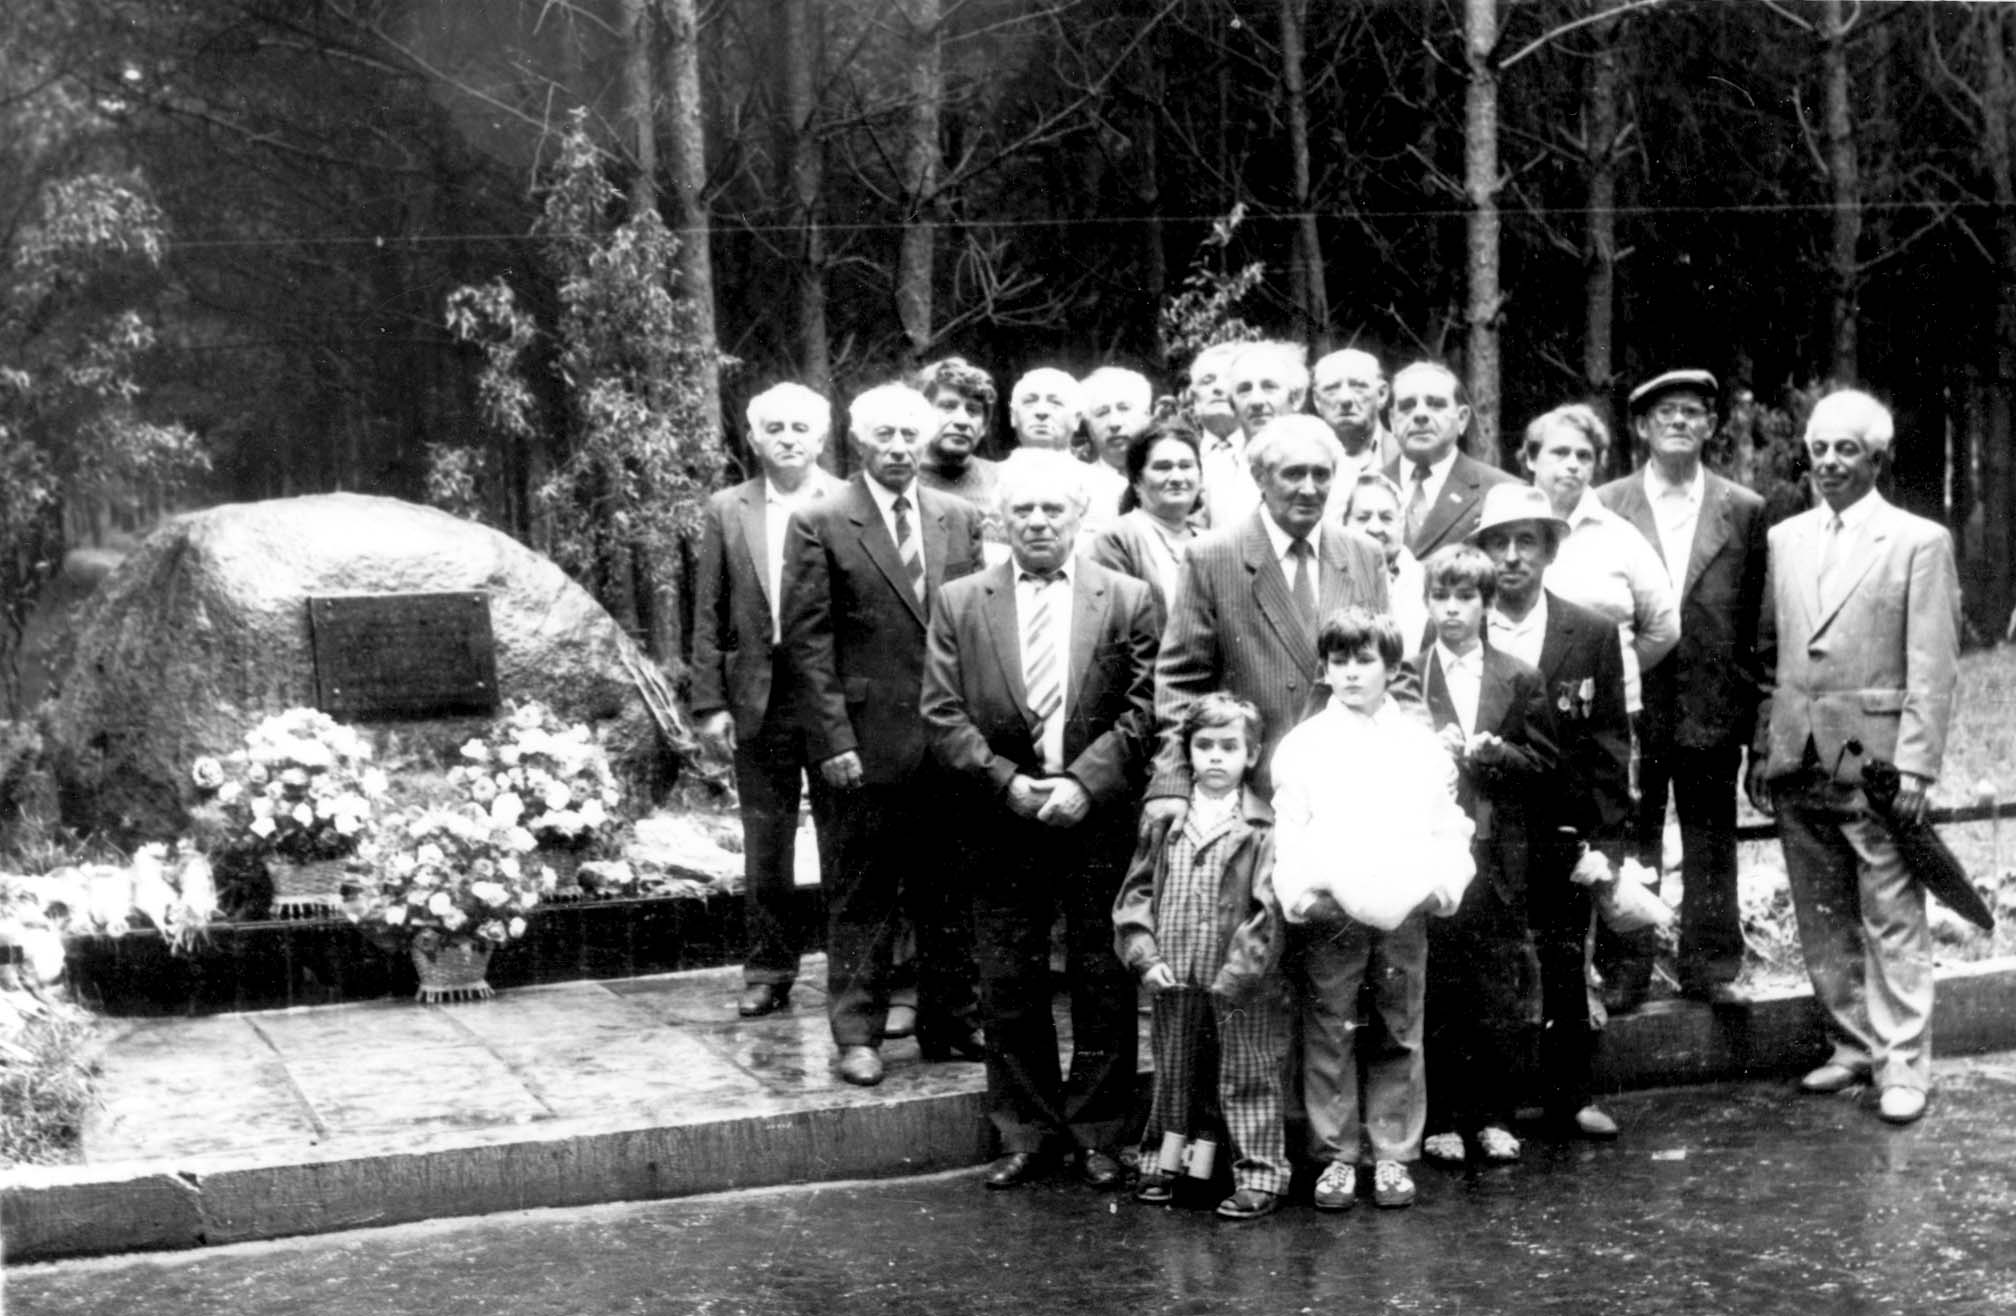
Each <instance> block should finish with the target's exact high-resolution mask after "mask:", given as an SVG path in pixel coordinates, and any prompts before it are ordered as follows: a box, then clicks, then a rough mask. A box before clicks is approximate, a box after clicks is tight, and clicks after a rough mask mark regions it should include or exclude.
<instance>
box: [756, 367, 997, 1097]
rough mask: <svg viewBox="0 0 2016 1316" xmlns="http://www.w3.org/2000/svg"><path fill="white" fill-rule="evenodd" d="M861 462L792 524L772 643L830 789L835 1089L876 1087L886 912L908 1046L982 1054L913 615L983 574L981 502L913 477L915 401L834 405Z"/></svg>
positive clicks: (883, 391)
mask: <svg viewBox="0 0 2016 1316" xmlns="http://www.w3.org/2000/svg"><path fill="white" fill-rule="evenodd" d="M849 418H850V420H851V422H852V430H853V439H854V446H855V449H856V450H857V452H858V453H859V454H860V457H861V471H860V473H859V474H857V475H856V476H855V477H854V478H853V479H852V480H850V481H849V482H848V483H847V484H846V486H845V487H843V488H842V489H840V490H839V491H838V492H837V493H834V494H833V495H831V496H829V497H827V498H823V499H821V500H819V501H818V502H816V503H813V504H811V505H810V506H807V507H804V508H800V509H799V511H798V512H797V514H796V515H794V516H793V517H792V519H791V526H790V531H789V538H790V547H789V549H788V550H787V553H786V558H785V572H784V578H785V585H784V609H783V618H782V623H783V634H784V645H785V648H786V649H787V650H788V651H789V654H790V661H791V669H792V676H793V679H794V682H795V684H796V689H797V693H798V707H799V717H800V723H801V726H802V728H803V731H804V735H805V741H806V745H807V754H808V756H809V758H810V759H811V761H812V762H813V763H815V764H817V765H818V771H819V774H820V776H821V777H822V778H824V780H825V784H826V785H827V786H828V787H829V788H831V789H832V790H833V792H834V794H835V799H834V805H833V826H832V828H831V831H832V840H831V843H830V845H829V846H828V856H829V858H830V859H831V864H830V866H829V869H828V875H827V881H826V910H827V932H826V960H827V973H826V995H827V1018H828V1022H829V1023H830V1025H831V1027H832V1030H833V1041H834V1044H835V1045H836V1046H837V1047H838V1048H839V1060H838V1065H837V1068H838V1071H839V1075H840V1077H841V1078H842V1079H843V1080H844V1081H846V1082H849V1083H856V1084H860V1085H863V1086H867V1085H871V1084H875V1083H879V1082H881V1081H882V1073H883V1067H882V1058H881V1055H880V1053H879V1050H878V1048H879V1047H880V1045H881V1043H882V1041H883V1038H884V1036H885V1035H886V1032H887V1027H886V1026H887V1022H888V1011H889V1005H890V999H889V997H890V992H891V989H892V986H893V983H892V980H891V973H890V965H891V958H892V954H893V952H894V949H895V944H894V943H895V934H896V930H897V928H898V926H899V915H903V914H907V915H908V917H909V919H910V921H911V924H912V926H913V927H914V929H915V932H916V938H917V959H916V966H917V1022H916V1035H917V1043H918V1049H919V1051H920V1053H921V1054H922V1055H923V1057H924V1058H925V1059H926V1060H952V1059H968V1060H978V1059H980V1058H981V1054H982V1050H981V1042H980V1039H979V1037H978V1036H977V1035H976V1033H975V1032H974V1027H973V1016H974V1001H973V973H974V970H973V963H972V941H971V928H970V921H969V918H968V911H967V908H966V905H965V903H964V895H965V890H966V888H965V886H964V884H962V883H959V882H948V881H946V880H944V874H943V872H942V870H941V869H940V867H939V864H938V862H937V857H936V856H935V855H934V853H933V851H932V848H931V847H929V846H926V845H923V844H920V843H919V840H918V838H920V837H925V836H931V835H935V834H937V832H938V830H939V828H940V827H941V826H942V825H943V819H944V816H945V815H944V808H945V804H944V791H945V788H946V786H947V784H948V783H947V782H946V781H945V779H944V774H943V773H942V772H941V771H939V770H938V769H937V767H936V765H935V764H933V763H932V762H931V761H930V758H929V753H928V746H927V744H926V736H925V730H924V722H923V719H922V718H921V717H919V716H918V712H917V698H918V692H919V690H920V689H921V687H922V685H923V681H924V637H925V626H926V622H927V621H928V619H929V617H930V614H931V607H932V605H933V604H934V603H935V602H936V600H937V598H938V594H939V591H940V590H941V589H942V588H943V586H944V584H945V582H946V581H949V580H956V579H958V578H959V577H961V576H965V575H969V574H971V573H972V572H974V571H977V570H979V569H980V566H981V548H980V513H979V512H978V511H976V510H975V509H974V508H973V507H972V506H971V505H970V504H968V503H966V502H964V501H962V500H960V499H958V498H955V497H953V496H952V495H950V494H943V493H939V492H937V491H936V490H932V489H925V488H921V487H919V485H918V481H917V471H918V464H919V462H920V460H921V458H922V455H923V453H924V450H925V447H926V445H927V444H928V443H929V441H930V438H931V436H932V434H933V433H934V432H935V431H936V429H937V417H936V415H935V413H934V412H933V410H932V407H931V404H930V403H929V402H927V401H925V399H924V395H923V394H921V393H919V392H917V391H916V390H915V389H912V388H909V387H907V386H905V385H902V384H883V385H881V386H879V387H876V388H871V389H869V390H868V391H867V392H865V393H863V394H861V396H859V397H857V398H855V399H854V404H853V406H852V407H851V408H849Z"/></svg>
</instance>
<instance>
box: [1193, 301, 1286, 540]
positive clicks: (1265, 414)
mask: <svg viewBox="0 0 2016 1316" xmlns="http://www.w3.org/2000/svg"><path fill="white" fill-rule="evenodd" d="M1305 356H1306V353H1304V351H1303V350H1302V345H1301V344H1300V343H1286V342H1279V341H1276V340H1272V339H1263V340H1261V341H1259V342H1253V343H1240V344H1238V346H1237V349H1236V350H1235V351H1234V352H1233V353H1232V354H1231V356H1230V357H1229V358H1228V359H1227V361H1226V364H1225V387H1226V392H1227V394H1228V395H1229V397H1230V399H1231V405H1232V414H1233V415H1234V416H1235V417H1236V418H1237V419H1238V422H1239V428H1238V430H1237V431H1235V432H1231V433H1227V434H1223V435H1219V436H1218V437H1216V438H1214V439H1211V440H1209V441H1207V442H1206V443H1205V445H1204V451H1203V454H1202V457H1203V466H1204V506H1205V508H1206V509H1207V510H1208V511H1209V512H1210V514H1211V524H1212V525H1213V526H1228V525H1236V524H1238V523H1239V522H1241V521H1244V520H1245V519H1246V517H1247V516H1249V515H1250V514H1251V513H1252V511H1253V509H1254V508H1256V507H1258V506H1259V505H1260V487H1259V485H1257V484H1255V483H1254V480H1253V475H1252V471H1251V469H1250V468H1251V463H1250V461H1249V460H1248V457H1247V445H1249V444H1250V443H1252V441H1253V436H1254V435H1256V434H1258V433H1259V432H1260V430H1261V428H1262V427H1263V426H1264V425H1266V424H1267V422H1268V421H1270V420H1272V419H1274V418H1275V417H1276V416H1292V415H1294V414H1295V413H1297V412H1299V411H1301V410H1302V403H1303V401H1304V399H1306V398H1307V397H1308V396H1309V367H1308V366H1307V365H1306V364H1305V363H1304V359H1305Z"/></svg>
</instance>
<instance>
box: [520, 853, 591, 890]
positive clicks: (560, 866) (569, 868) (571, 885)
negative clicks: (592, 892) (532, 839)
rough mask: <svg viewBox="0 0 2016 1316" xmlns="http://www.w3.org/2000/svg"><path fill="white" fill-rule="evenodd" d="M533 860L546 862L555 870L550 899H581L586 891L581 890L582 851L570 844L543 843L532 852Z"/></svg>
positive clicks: (536, 862)
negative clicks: (569, 845)
mask: <svg viewBox="0 0 2016 1316" xmlns="http://www.w3.org/2000/svg"><path fill="white" fill-rule="evenodd" d="M532 862H533V863H535V864H544V865H546V867H548V868H550V869H552V870H553V877H554V883H553V894H552V895H550V896H548V897H546V898H547V899H548V900H579V899H581V897H582V896H583V895H585V894H586V893H585V892H584V891H582V890H581V852H580V851H579V850H576V849H573V848H571V847H568V846H559V845H542V846H540V847H539V848H538V849H537V850H534V851H533V852H532Z"/></svg>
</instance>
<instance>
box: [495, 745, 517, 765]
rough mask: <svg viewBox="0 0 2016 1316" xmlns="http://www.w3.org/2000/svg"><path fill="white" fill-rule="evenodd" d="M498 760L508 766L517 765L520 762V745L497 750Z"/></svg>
mask: <svg viewBox="0 0 2016 1316" xmlns="http://www.w3.org/2000/svg"><path fill="white" fill-rule="evenodd" d="M497 761H498V762H499V763H502V764H503V765H504V766H505V767H507V768H508V767H512V766H515V765H516V764H517V762H518V747H517V746H516V745H506V746H504V747H503V748H502V749H500V750H498V751H497Z"/></svg>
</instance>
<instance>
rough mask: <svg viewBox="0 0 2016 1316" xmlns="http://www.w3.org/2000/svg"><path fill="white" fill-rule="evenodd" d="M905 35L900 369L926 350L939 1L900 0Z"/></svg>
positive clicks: (939, 78) (939, 84)
mask: <svg viewBox="0 0 2016 1316" xmlns="http://www.w3.org/2000/svg"><path fill="white" fill-rule="evenodd" d="M901 6H902V11H903V16H904V18H905V20H906V21H907V22H908V25H909V29H910V71H909V72H910V79H909V80H910V87H909V91H910V125H909V127H910V137H909V141H908V143H907V145H906V149H905V152H904V158H903V195H904V216H903V237H902V241H901V243H900V245H899V247H898V250H897V255H896V318H897V320H898V322H899V323H900V324H901V325H902V326H903V346H904V356H905V364H906V365H908V366H913V367H914V366H917V365H921V364H922V363H923V360H924V357H925V354H926V353H928V352H929V351H930V350H931V344H932V332H931V318H932V309H933V308H932V290H933V280H934V272H933V261H934V257H935V255H936V251H937V245H938V226H937V222H936V219H935V214H936V210H937V202H936V201H935V200H934V199H933V198H932V195H931V194H932V192H933V191H935V190H936V189H937V186H938V170H939V166H940V163H941V161H940V156H939V150H940V148H939V140H938V139H939V117H940V114H941V112H942V110H943V107H944V100H945V44H944V31H943V27H942V24H941V23H940V16H939V0H901Z"/></svg>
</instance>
